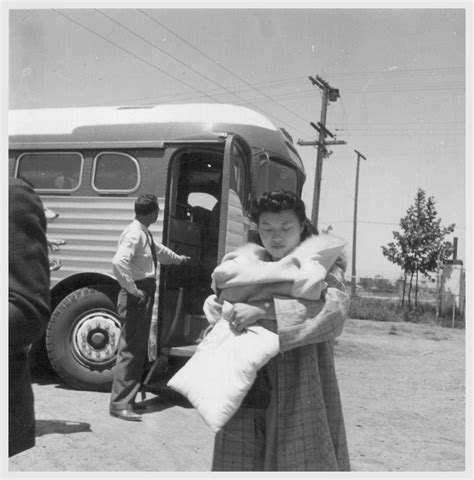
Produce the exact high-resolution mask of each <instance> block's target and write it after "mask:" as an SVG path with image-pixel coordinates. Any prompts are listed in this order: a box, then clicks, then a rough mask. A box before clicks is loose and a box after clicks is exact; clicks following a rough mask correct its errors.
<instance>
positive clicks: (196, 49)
mask: <svg viewBox="0 0 474 480" xmlns="http://www.w3.org/2000/svg"><path fill="white" fill-rule="evenodd" d="M138 11H139V12H140V13H141V14H142V15H145V16H146V17H147V18H149V19H150V20H151V21H152V22H154V23H156V24H157V25H160V27H162V28H164V29H165V30H167V31H168V32H170V33H171V34H173V35H174V36H175V37H177V38H179V39H180V40H181V41H182V42H184V43H186V45H188V46H189V47H191V48H192V49H193V50H195V51H197V52H199V53H200V54H201V55H203V56H204V57H206V58H207V59H208V60H210V61H211V62H213V63H214V64H216V65H218V66H219V67H220V68H222V69H223V70H225V71H226V72H228V73H230V74H231V75H233V76H234V77H235V78H237V79H239V80H240V81H241V82H243V83H245V84H246V85H248V86H249V87H250V88H252V89H253V90H255V91H257V92H259V93H260V94H261V95H263V96H264V97H266V98H267V99H269V100H270V101H272V102H273V103H276V104H277V105H279V106H280V107H282V108H284V109H285V110H286V111H287V112H289V113H291V114H292V115H294V116H295V117H298V118H299V119H300V120H302V121H304V122H307V121H308V120H307V119H306V118H303V117H302V116H300V115H298V114H297V113H295V112H294V111H293V110H291V109H289V108H288V107H286V106H285V105H283V104H282V103H280V102H278V101H276V100H274V99H273V98H271V97H269V96H268V95H267V94H266V93H265V92H262V91H261V90H260V89H259V88H257V87H254V86H253V85H252V84H251V83H249V82H248V81H247V80H245V79H244V78H242V77H241V76H240V75H237V74H236V73H235V72H233V71H232V70H230V69H229V68H227V67H226V66H225V65H223V64H222V63H220V62H218V61H217V60H215V59H214V58H212V57H211V56H209V55H207V54H206V53H204V52H203V51H202V50H200V49H199V48H197V47H195V46H194V45H193V44H191V43H190V42H188V41H187V40H186V39H184V38H183V37H181V36H180V35H178V34H177V33H176V32H174V31H173V30H171V29H170V28H168V27H166V26H165V25H163V24H162V23H161V22H159V21H158V20H156V19H155V18H154V17H152V16H151V15H148V14H147V13H146V12H144V11H143V10H141V9H138Z"/></svg>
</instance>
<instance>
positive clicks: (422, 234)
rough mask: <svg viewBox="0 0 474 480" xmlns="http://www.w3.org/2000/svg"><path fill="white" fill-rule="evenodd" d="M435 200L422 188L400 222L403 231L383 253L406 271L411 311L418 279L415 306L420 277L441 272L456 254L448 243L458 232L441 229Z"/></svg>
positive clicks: (403, 298)
mask: <svg viewBox="0 0 474 480" xmlns="http://www.w3.org/2000/svg"><path fill="white" fill-rule="evenodd" d="M437 217H438V212H437V210H436V207H435V200H434V197H428V198H427V197H426V193H425V192H424V190H422V189H421V188H419V189H418V192H417V194H416V197H415V201H414V203H413V205H411V206H410V207H409V208H408V210H407V213H406V215H405V216H404V217H402V218H401V219H400V227H401V230H402V232H396V231H394V232H392V233H393V237H394V239H395V240H394V242H390V243H389V244H388V245H387V246H382V253H383V254H384V255H385V256H386V257H387V259H388V260H390V261H391V262H392V263H395V264H396V265H398V266H399V267H400V268H401V269H402V270H403V275H404V279H403V294H402V306H403V305H404V303H405V292H406V283H407V279H408V278H409V284H408V287H409V288H408V308H410V306H411V292H412V286H413V278H414V277H415V307H416V306H417V304H418V275H419V274H420V273H422V274H424V275H426V276H428V277H430V273H432V272H437V271H438V269H439V265H440V264H442V263H444V262H445V261H446V260H447V259H448V257H449V256H450V255H451V254H452V249H453V247H452V244H451V243H450V242H448V241H446V240H445V237H446V235H448V234H450V233H452V232H453V231H454V226H455V224H454V223H453V224H451V225H449V226H448V227H442V226H441V219H440V218H437Z"/></svg>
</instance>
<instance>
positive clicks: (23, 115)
mask: <svg viewBox="0 0 474 480" xmlns="http://www.w3.org/2000/svg"><path fill="white" fill-rule="evenodd" d="M8 133H9V143H10V148H12V149H15V148H52V147H53V145H56V148H58V145H60V146H61V148H64V147H66V148H79V147H89V148H94V147H96V146H99V145H100V146H104V145H107V144H111V143H112V142H113V145H114V146H116V147H130V146H133V147H136V146H140V145H141V146H143V145H147V146H150V147H152V146H153V145H158V144H159V143H166V142H173V141H174V142H176V141H180V140H189V139H190V137H192V139H193V140H194V141H208V140H210V138H216V134H218V133H221V134H222V133H235V134H239V135H241V136H242V137H243V138H244V139H245V140H246V141H247V142H248V144H249V145H250V147H251V148H253V149H261V148H264V149H265V150H267V151H269V152H272V153H274V154H276V155H279V156H282V157H283V158H285V159H290V160H291V161H292V163H295V164H296V166H297V167H298V168H299V169H300V170H303V171H304V168H303V164H302V162H301V159H300V157H299V155H298V153H297V151H296V149H295V147H294V146H293V144H292V143H291V142H290V141H289V139H288V138H287V136H285V135H284V134H283V133H282V132H281V131H280V129H278V128H277V127H275V125H274V124H273V123H272V122H270V121H269V120H268V119H267V118H266V117H265V116H263V115H261V114H260V113H258V112H255V111H254V110H251V109H249V108H246V107H241V106H237V105H230V104H220V103H195V104H175V105H146V106H121V107H120V106H116V107H67V108H44V109H43V108H42V109H31V110H10V111H9V116H8Z"/></svg>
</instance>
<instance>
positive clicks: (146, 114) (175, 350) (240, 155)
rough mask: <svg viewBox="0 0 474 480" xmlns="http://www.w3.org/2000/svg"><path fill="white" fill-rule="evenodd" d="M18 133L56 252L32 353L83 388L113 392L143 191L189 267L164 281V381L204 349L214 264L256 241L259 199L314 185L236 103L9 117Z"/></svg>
mask: <svg viewBox="0 0 474 480" xmlns="http://www.w3.org/2000/svg"><path fill="white" fill-rule="evenodd" d="M8 125H9V126H8V130H9V174H10V176H14V177H19V178H23V179H25V180H26V181H28V182H29V183H30V184H32V185H33V187H34V188H35V190H36V191H37V192H38V194H39V195H40V197H41V198H42V201H43V203H44V206H45V207H46V208H47V209H48V210H49V211H50V215H49V217H50V218H51V220H50V221H49V222H48V240H49V241H50V242H51V245H53V246H54V245H56V246H57V247H56V249H55V250H56V251H52V252H51V253H50V255H51V257H50V262H51V264H52V271H51V307H52V315H51V319H50V321H49V325H48V328H47V331H46V334H45V337H44V338H43V339H42V341H41V342H39V343H38V345H35V347H36V348H35V349H36V350H37V352H38V354H39V353H40V352H41V349H42V348H43V349H44V347H45V350H46V351H47V356H48V358H49V362H50V364H51V366H52V367H53V369H54V371H55V372H56V373H57V374H58V375H59V377H60V378H61V379H62V381H64V382H65V383H66V384H68V385H69V386H71V387H73V388H77V389H90V390H107V389H109V388H110V385H111V381H112V378H113V369H114V364H115V358H116V349H117V340H118V337H119V335H120V319H119V317H118V315H117V313H116V309H115V301H116V296H117V292H118V290H119V286H118V283H117V281H116V279H115V278H114V276H113V274H112V267H111V262H112V258H113V255H114V253H115V251H116V248H117V241H118V239H119V236H120V233H121V231H122V230H123V228H124V227H125V226H126V225H127V224H128V223H129V222H130V221H131V220H132V219H133V218H134V210H133V206H134V201H135V199H136V197H137V196H138V195H139V194H141V193H153V194H155V195H156V196H157V197H158V200H159V205H160V215H159V218H158V222H157V223H156V224H153V225H152V226H151V228H150V229H151V231H152V233H153V236H154V238H155V241H157V242H161V243H163V244H165V245H167V246H169V247H170V248H172V249H173V250H174V251H176V252H178V253H180V254H186V255H189V256H190V257H191V259H192V260H191V262H190V263H189V264H187V265H183V266H161V269H160V273H159V279H158V282H159V283H158V285H159V287H158V288H157V298H156V301H155V311H154V316H153V317H154V318H153V322H152V328H151V332H150V341H149V355H150V357H151V359H152V360H153V359H156V358H158V357H159V358H165V359H166V363H167V365H166V368H165V369H162V372H161V374H162V377H163V379H164V380H165V379H166V378H165V377H166V375H168V376H169V375H171V374H172V372H173V366H174V367H175V368H177V366H179V365H180V364H182V362H184V361H186V359H187V358H189V357H190V356H191V355H192V353H193V352H194V350H195V348H196V345H197V344H198V342H199V341H200V339H202V336H203V332H204V331H205V329H206V327H207V322H206V319H205V317H204V315H203V312H202V305H203V302H204V299H205V298H206V296H208V295H210V294H211V293H212V290H211V272H212V270H213V268H214V267H215V266H216V264H217V263H218V262H219V261H220V260H221V259H222V257H223V255H224V254H225V253H226V252H228V251H230V250H232V249H234V248H236V247H237V246H239V245H241V244H243V243H245V242H247V241H249V240H251V239H252V235H255V228H254V226H253V225H252V223H251V221H250V216H249V208H250V203H251V201H252V199H253V198H255V196H256V195H258V194H260V193H262V192H264V191H268V190H272V189H275V188H284V189H287V190H292V191H294V192H296V193H297V194H299V195H301V190H302V187H303V183H304V181H305V172H304V168H303V164H302V161H301V158H300V157H299V155H298V153H297V151H296V149H295V147H294V145H293V142H292V140H291V137H290V136H289V135H288V133H287V132H286V131H284V130H283V129H278V128H276V127H275V126H274V125H273V124H272V123H271V122H270V121H269V120H268V119H267V118H265V117H264V116H263V115H261V114H259V113H257V112H255V111H252V110H250V109H248V108H244V107H240V106H235V105H227V104H178V105H156V106H122V107H83V108H58V109H35V110H12V111H10V112H9V117H8ZM51 212H52V213H51ZM55 217H56V218H55ZM62 243H63V244H62ZM58 245H60V246H59V247H58ZM27 274H28V272H25V275H27ZM164 380H163V381H164Z"/></svg>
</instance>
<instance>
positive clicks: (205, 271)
mask: <svg viewBox="0 0 474 480" xmlns="http://www.w3.org/2000/svg"><path fill="white" fill-rule="evenodd" d="M249 159H250V149H249V147H248V146H247V144H246V143H245V142H244V141H243V139H241V138H240V137H236V136H232V135H228V136H227V138H226V141H225V143H221V144H214V145H208V146H206V145H201V146H197V145H196V146H193V147H185V148H183V149H181V150H179V151H178V152H177V153H176V154H175V155H174V157H173V159H172V160H171V165H170V170H169V172H170V173H169V176H170V178H169V188H168V197H167V198H168V199H167V201H168V202H169V215H168V230H167V235H166V240H167V245H168V246H169V247H170V248H171V249H172V250H174V251H175V252H177V253H179V254H184V255H189V256H190V257H191V258H192V260H191V262H190V263H189V264H188V265H169V266H162V268H161V281H160V288H161V290H160V308H159V310H160V314H159V325H158V338H159V342H158V343H159V346H160V348H164V349H171V354H172V355H173V354H174V355H181V356H190V355H191V354H192V353H193V352H194V349H195V346H196V344H197V343H198V342H199V341H200V339H201V338H202V335H203V332H204V330H205V329H206V328H207V326H208V323H207V320H206V318H205V316H204V314H203V310H202V306H203V303H204V300H205V299H206V298H207V297H208V296H209V295H211V294H212V293H213V291H212V289H211V274H212V271H213V270H214V268H215V267H216V265H217V263H218V262H219V261H220V260H221V259H222V257H223V256H224V255H225V253H227V252H229V251H231V250H233V249H235V248H236V247H238V246H240V245H242V244H244V243H245V242H246V241H247V235H248V230H249V224H250V221H249V219H248V198H249V193H248V192H249ZM189 346H191V348H188V347H189Z"/></svg>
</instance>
